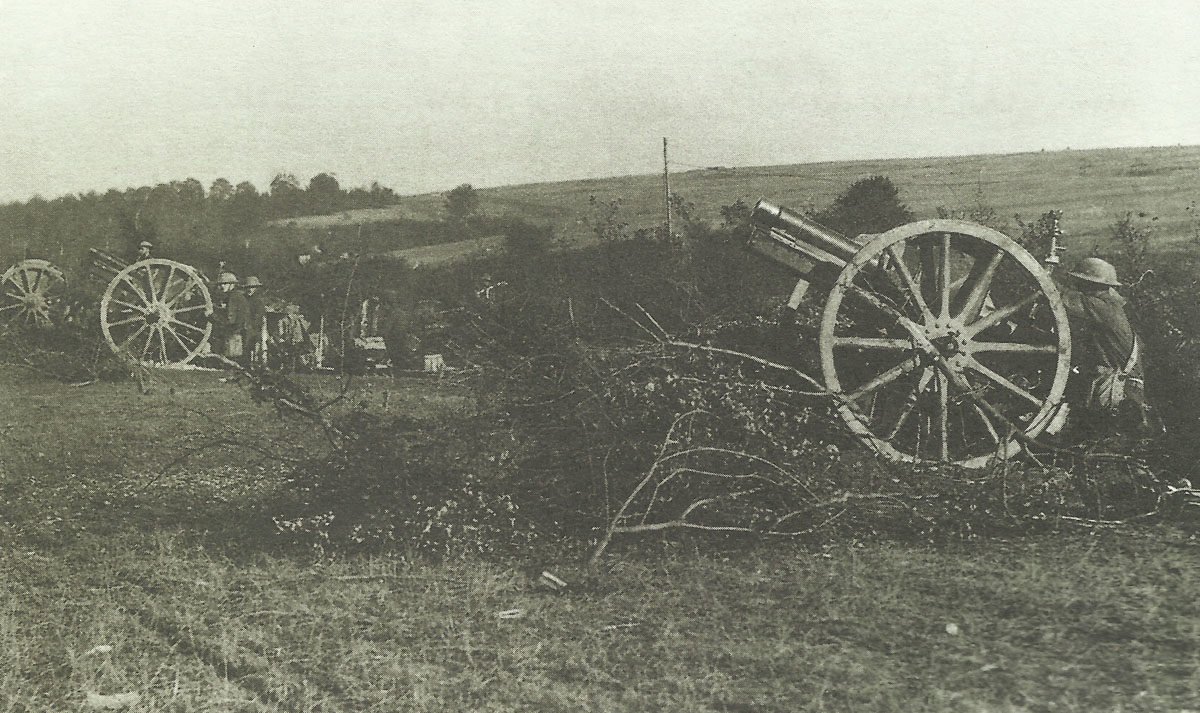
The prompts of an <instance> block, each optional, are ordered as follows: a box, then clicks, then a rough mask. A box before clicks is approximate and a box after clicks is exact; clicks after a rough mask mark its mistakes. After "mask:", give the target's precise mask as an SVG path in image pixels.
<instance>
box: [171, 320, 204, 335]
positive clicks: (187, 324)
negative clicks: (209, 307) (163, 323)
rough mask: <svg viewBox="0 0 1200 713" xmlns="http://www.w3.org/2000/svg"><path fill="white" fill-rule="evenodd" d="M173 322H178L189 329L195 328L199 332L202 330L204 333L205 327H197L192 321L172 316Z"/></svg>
mask: <svg viewBox="0 0 1200 713" xmlns="http://www.w3.org/2000/svg"><path fill="white" fill-rule="evenodd" d="M171 322H172V323H173V324H178V325H180V326H183V327H187V328H188V329H194V330H196V331H197V332H200V333H201V334H203V333H204V328H203V327H197V326H196V325H194V324H192V323H190V322H185V321H183V320H182V319H174V318H172V319H171Z"/></svg>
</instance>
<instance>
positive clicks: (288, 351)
mask: <svg viewBox="0 0 1200 713" xmlns="http://www.w3.org/2000/svg"><path fill="white" fill-rule="evenodd" d="M309 329H310V325H309V323H308V320H307V319H305V318H304V315H303V314H300V306H299V305H297V304H295V303H290V304H288V306H287V307H286V308H285V309H284V313H283V317H282V318H280V320H279V325H278V327H277V332H276V335H275V345H276V350H277V351H278V353H279V368H280V369H281V370H282V371H284V372H291V371H296V370H297V369H298V367H299V366H300V364H301V363H302V359H303V357H304V355H305V354H306V353H307V352H308V351H309V350H310V349H311V347H312V334H311V332H310V331H309Z"/></svg>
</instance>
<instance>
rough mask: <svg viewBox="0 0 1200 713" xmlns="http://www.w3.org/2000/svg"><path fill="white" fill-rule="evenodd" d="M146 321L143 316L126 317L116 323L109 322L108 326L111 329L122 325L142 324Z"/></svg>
mask: <svg viewBox="0 0 1200 713" xmlns="http://www.w3.org/2000/svg"><path fill="white" fill-rule="evenodd" d="M144 319H145V317H143V316H142V315H137V316H136V317H126V318H125V319H118V320H117V321H115V322H109V323H108V326H109V327H119V326H121V325H122V324H129V323H130V322H140V321H142V320H144Z"/></svg>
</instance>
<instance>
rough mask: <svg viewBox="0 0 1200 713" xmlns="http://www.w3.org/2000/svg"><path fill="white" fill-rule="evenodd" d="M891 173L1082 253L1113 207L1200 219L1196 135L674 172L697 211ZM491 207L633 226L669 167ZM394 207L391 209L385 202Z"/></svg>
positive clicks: (428, 208) (812, 197)
mask: <svg viewBox="0 0 1200 713" xmlns="http://www.w3.org/2000/svg"><path fill="white" fill-rule="evenodd" d="M878 174H881V175H885V176H888V177H889V178H891V179H892V182H893V183H895V184H896V186H897V187H898V188H899V189H900V197H901V199H902V200H904V201H905V202H906V203H908V205H909V207H911V208H912V210H913V212H914V213H916V216H917V217H918V218H929V217H934V216H935V215H936V211H937V208H938V207H939V206H945V207H947V208H950V209H963V208H970V207H972V206H974V205H976V204H977V195H978V193H979V192H980V191H981V192H982V198H983V201H984V203H985V204H986V205H987V206H989V207H991V208H994V209H995V210H996V212H997V214H998V215H999V216H1000V217H1001V218H1003V219H1005V220H1007V221H1008V223H1009V225H1010V227H1011V228H1013V229H1015V228H1016V224H1015V222H1014V221H1013V220H1012V218H1013V216H1014V215H1016V214H1020V215H1021V217H1022V218H1023V219H1025V220H1033V219H1036V218H1037V216H1039V215H1041V214H1042V213H1044V212H1046V211H1048V210H1052V209H1059V210H1062V211H1063V212H1064V218H1063V229H1064V230H1065V231H1066V233H1067V235H1068V239H1069V240H1070V243H1069V244H1070V247H1071V249H1072V250H1073V251H1076V252H1075V254H1086V253H1087V252H1089V251H1090V250H1091V248H1092V247H1093V246H1095V245H1101V246H1102V245H1103V244H1104V243H1105V241H1106V240H1107V238H1108V227H1109V226H1110V225H1111V224H1112V223H1113V221H1114V219H1115V217H1116V216H1117V214H1118V213H1122V212H1124V211H1133V212H1135V213H1136V212H1145V213H1147V214H1148V217H1157V218H1158V221H1157V232H1158V242H1157V245H1156V247H1159V248H1161V249H1166V248H1169V247H1171V246H1173V245H1176V244H1178V243H1179V242H1181V241H1184V240H1186V239H1187V238H1188V237H1189V236H1190V235H1192V234H1193V233H1194V231H1195V230H1196V229H1197V225H1196V223H1195V222H1194V220H1195V219H1194V218H1192V217H1190V216H1189V215H1188V214H1187V211H1186V209H1187V206H1188V205H1189V203H1191V202H1192V201H1197V200H1200V147H1196V146H1185V147H1162V148H1129V149H1094V150H1086V151H1070V150H1067V151H1045V152H1038V153H1021V154H1005V155H985V156H955V157H935V158H920V159H892V160H878V161H839V162H828V163H813V164H798V165H790V166H760V167H747V168H719V169H702V170H690V171H686V172H683V173H675V174H673V175H672V177H671V190H672V191H673V192H675V193H677V194H679V195H680V196H682V197H683V198H684V199H686V200H688V201H690V202H693V203H695V204H696V207H697V210H698V213H699V214H700V215H701V216H702V217H706V218H709V219H712V220H716V219H718V218H719V214H718V210H719V209H720V208H721V207H722V206H725V205H729V204H731V203H733V202H734V201H736V200H738V199H742V200H743V201H745V202H747V203H748V204H753V203H754V201H756V200H758V199H759V198H768V199H770V200H771V201H772V202H774V203H777V204H782V205H785V206H790V207H793V208H822V207H824V206H826V205H828V204H829V203H830V202H831V201H832V200H833V198H834V197H835V196H836V195H837V194H838V193H840V192H841V191H843V190H844V189H845V188H846V187H848V186H849V185H850V184H851V183H853V182H854V181H856V180H858V179H860V178H864V177H866V176H871V175H878ZM479 194H480V198H481V206H482V209H483V211H484V212H487V213H491V214H505V213H512V214H515V215H519V216H522V217H525V218H526V219H528V220H530V221H532V222H535V223H548V224H551V225H554V226H555V227H556V228H557V229H558V231H559V233H560V235H561V236H562V237H564V238H566V239H567V240H568V241H570V242H574V241H579V240H585V239H586V238H587V236H588V228H587V226H585V225H583V224H582V223H580V222H579V219H580V217H581V216H585V215H587V213H588V198H589V196H593V195H594V196H596V197H597V198H600V199H602V200H605V201H607V200H613V199H616V198H621V199H622V200H623V203H624V207H625V214H624V216H623V218H624V219H625V220H628V222H629V223H630V224H631V225H632V226H633V227H634V228H638V227H649V226H652V225H656V224H659V223H661V221H662V176H661V175H648V176H624V177H615V178H603V179H590V180H582V181H567V182H562V183H539V184H530V185H522V186H505V187H502V188H489V189H482V190H480V191H479ZM442 201H443V198H442V196H441V195H440V194H429V195H422V196H410V197H406V198H404V199H402V203H401V205H400V206H398V207H397V210H400V211H402V212H405V213H406V214H409V215H426V216H436V215H437V214H438V212H439V210H440V208H441V205H442ZM387 210H391V209H387Z"/></svg>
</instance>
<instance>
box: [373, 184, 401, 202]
mask: <svg viewBox="0 0 1200 713" xmlns="http://www.w3.org/2000/svg"><path fill="white" fill-rule="evenodd" d="M396 200H397V199H396V193H395V191H393V190H392V189H390V188H388V187H387V186H381V185H379V181H372V182H371V207H372V208H382V207H384V206H388V205H392V204H393V203H395V202H396Z"/></svg>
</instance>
